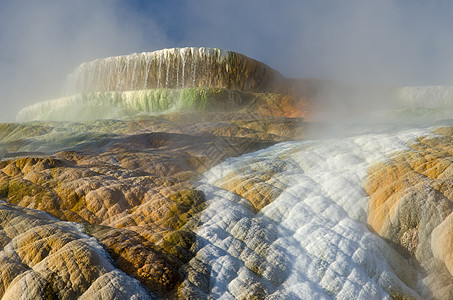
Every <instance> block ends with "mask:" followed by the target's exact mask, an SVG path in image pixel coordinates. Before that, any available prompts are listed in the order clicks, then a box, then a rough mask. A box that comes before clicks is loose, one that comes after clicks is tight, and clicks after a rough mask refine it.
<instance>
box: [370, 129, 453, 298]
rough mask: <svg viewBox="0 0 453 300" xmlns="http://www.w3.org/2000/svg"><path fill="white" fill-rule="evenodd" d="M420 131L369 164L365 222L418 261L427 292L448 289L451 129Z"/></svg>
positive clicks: (447, 293) (445, 293)
mask: <svg viewBox="0 0 453 300" xmlns="http://www.w3.org/2000/svg"><path fill="white" fill-rule="evenodd" d="M434 132H435V133H436V134H437V136H433V137H421V138H419V139H418V140H417V141H414V142H413V143H410V144H409V147H410V149H409V150H408V151H404V152H402V153H400V154H398V155H396V156H395V157H394V158H392V159H391V160H389V161H387V162H385V163H382V164H378V165H376V166H374V167H372V168H371V169H370V170H369V177H368V181H367V187H366V189H367V192H368V193H369V194H370V196H371V202H370V213H369V217H368V220H369V223H370V225H371V227H372V228H373V229H374V230H375V231H376V232H377V233H378V234H379V235H381V236H383V237H385V238H386V239H388V240H389V241H390V242H391V243H392V244H393V245H394V246H395V248H396V249H398V250H400V252H401V253H403V254H404V255H406V257H408V258H409V259H410V260H411V261H412V263H413V264H414V265H416V266H419V267H420V269H421V270H423V272H424V273H425V274H429V276H428V278H427V279H426V283H427V285H428V286H430V285H431V288H430V290H431V293H432V294H427V295H425V296H427V297H435V298H440V299H447V298H450V297H451V296H452V295H453V286H452V282H453V277H452V276H451V274H453V273H452V272H451V270H452V264H451V254H450V253H452V252H451V242H450V236H452V231H451V230H452V226H451V212H452V209H453V202H452V200H453V198H452V196H453V194H452V183H453V181H452V179H453V177H452V175H453V173H452V170H453V167H452V162H453V161H452V159H451V149H452V146H453V138H452V129H451V128H439V129H436V130H435V131H434Z"/></svg>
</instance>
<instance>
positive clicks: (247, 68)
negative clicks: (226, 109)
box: [65, 47, 284, 95]
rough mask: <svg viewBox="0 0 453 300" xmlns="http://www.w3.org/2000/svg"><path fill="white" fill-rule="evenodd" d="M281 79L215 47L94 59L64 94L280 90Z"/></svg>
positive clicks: (259, 65) (73, 78)
mask: <svg viewBox="0 0 453 300" xmlns="http://www.w3.org/2000/svg"><path fill="white" fill-rule="evenodd" d="M283 82H284V78H283V76H282V75H281V74H280V73H278V72H277V71H275V70H273V69H272V68H270V67H269V66H266V65H265V64H263V63H261V62H258V61H256V60H253V59H251V58H248V57H246V56H245V55H242V54H239V53H236V52H232V51H224V50H220V49H213V48H203V47H202V48H194V47H190V48H173V49H164V50H159V51H155V52H144V53H134V54H131V55H125V56H116V57H109V58H104V59H97V60H94V61H91V62H87V63H83V64H81V65H80V66H79V67H78V68H76V70H75V71H74V72H73V73H72V74H71V75H70V76H69V78H68V80H67V82H66V87H65V94H66V95H72V94H76V93H80V92H94V91H96V92H103V91H128V90H145V89H153V88H172V89H176V88H193V87H212V86H214V87H220V88H227V89H233V90H240V91H250V92H276V91H280V90H282V89H283V88H282V83H283Z"/></svg>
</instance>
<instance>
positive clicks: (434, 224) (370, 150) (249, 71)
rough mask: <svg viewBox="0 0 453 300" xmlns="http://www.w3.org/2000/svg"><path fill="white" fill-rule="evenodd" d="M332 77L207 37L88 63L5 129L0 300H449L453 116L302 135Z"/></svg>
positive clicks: (0, 158) (1, 136) (403, 93)
mask: <svg viewBox="0 0 453 300" xmlns="http://www.w3.org/2000/svg"><path fill="white" fill-rule="evenodd" d="M325 84H326V83H325V82H321V81H316V80H295V79H286V78H284V77H283V76H282V75H281V74H279V73H278V72H277V71H275V70H272V69H271V68H270V67H268V66H266V65H264V64H262V63H260V62H257V61H255V60H253V59H250V58H247V57H246V56H244V55H241V54H238V53H234V52H228V51H222V50H218V49H207V48H183V49H167V50H162V51H157V52H153V53H142V54H132V55H128V56H121V57H113V58H107V59H100V60H96V61H93V62H89V63H85V64H82V65H81V66H80V67H78V68H77V69H76V71H75V72H74V74H73V75H72V78H70V79H69V80H68V87H67V91H68V93H69V94H68V95H67V96H66V97H63V98H60V99H56V100H50V101H47V102H42V103H38V104H36V105H34V106H31V107H28V108H25V109H24V110H22V111H21V112H20V114H19V116H18V117H19V119H22V120H33V121H32V122H26V123H14V124H0V198H1V199H2V200H0V215H1V216H2V218H0V260H1V263H0V272H1V274H2V277H1V281H0V282H1V284H0V297H3V298H18V297H19V296H22V297H25V298H62V299H74V298H78V297H80V298H82V299H84V298H85V299H93V298H94V299H125V298H131V299H173V298H179V299H216V298H228V299H282V298H284V299H330V298H338V299H367V298H369V299H427V298H438V299H447V298H450V297H451V296H452V295H453V292H452V291H453V289H452V284H451V283H452V282H453V280H452V279H453V277H452V275H451V274H452V272H453V271H452V270H453V256H452V253H453V252H452V249H451V239H452V238H451V236H452V235H451V230H452V229H453V218H452V217H451V211H452V207H453V206H452V204H451V199H452V198H451V196H452V195H453V194H452V193H451V191H450V190H451V189H450V185H451V184H450V183H451V174H450V173H451V170H450V169H451V151H450V150H449V149H450V148H451V146H452V145H451V142H452V141H453V134H452V132H453V129H451V128H450V127H442V128H439V126H437V127H436V128H437V129H434V128H429V129H423V128H422V129H414V128H412V129H410V130H406V131H401V130H396V129H393V131H392V132H391V133H390V132H389V130H388V128H387V127H385V128H384V127H382V128H379V130H376V129H375V128H373V130H374V132H376V131H379V132H381V133H380V134H377V133H369V132H370V127H366V128H364V129H363V130H362V129H361V128H357V130H358V132H360V130H362V131H365V132H368V133H367V134H356V135H355V136H352V137H348V138H338V137H335V138H332V139H321V140H314V141H299V140H300V139H301V138H303V137H304V136H306V134H307V131H311V130H315V131H316V132H319V128H316V125H318V124H307V122H306V121H307V117H310V116H311V114H312V110H313V109H314V108H319V107H321V106H322V105H318V104H319V103H316V101H319V99H317V98H316V97H317V96H320V95H323V93H322V92H325V91H320V87H322V86H324V85H325ZM420 90H422V91H424V92H426V91H429V90H430V89H429V88H415V89H414V88H412V89H407V90H405V89H400V90H399V93H400V96H399V97H400V98H398V99H400V100H401V101H400V103H403V105H402V109H401V110H400V111H397V112H395V111H393V112H390V113H389V112H386V116H395V115H401V113H403V114H412V108H411V105H412V104H415V106H416V107H417V109H418V108H420V107H422V108H423V109H424V108H426V107H425V106H427V105H428V106H429V104H430V103H432V102H431V101H425V100H420V99H421V98H423V97H421V96H420V95H421V94H423V93H420V92H419V91H420ZM434 90H435V91H437V90H438V89H434ZM442 90H444V91H448V90H449V89H448V88H445V89H442ZM417 91H418V92H417ZM412 92H414V93H416V95H418V96H414V95H413V94H411V93H412ZM426 93H427V94H429V95H431V97H434V98H436V97H437V96H438V94H439V93H437V94H436V93H428V92H426ZM426 93H425V94H426ZM444 94H448V93H443V94H442V95H444ZM436 95H437V96H436ZM343 96H344V95H343ZM425 96H426V95H425ZM404 97H406V98H404ZM437 98H439V97H437ZM444 98H445V97H444ZM447 98H448V97H447ZM447 98H445V99H447ZM439 101H440V102H442V101H443V102H442V103H444V104H445V103H447V102H448V101H449V100H448V99H447V100H445V101H444V100H442V99H441V100H439ZM329 103H330V102H329V101H327V102H322V103H321V104H323V105H325V104H329ZM347 103H350V102H347ZM406 106H407V107H406ZM396 107H397V108H398V109H400V108H401V107H398V105H396ZM442 107H443V108H446V107H448V105H446V104H445V105H442ZM406 108H408V109H406ZM427 108H428V109H434V110H438V109H439V106H435V107H427ZM418 112H419V110H417V111H416V113H418ZM367 116H368V115H365V117H367ZM388 120H389V119H386V122H388ZM68 121H72V122H68ZM328 121H329V120H328ZM309 125H310V126H309ZM385 125H387V124H385ZM392 125H393V126H394V127H393V128H395V127H396V128H397V127H398V126H395V125H394V124H392ZM352 126H356V127H358V125H357V124H354V123H352ZM313 127H315V128H313ZM327 128H329V127H327ZM277 143H278V144H277ZM275 144H277V145H275Z"/></svg>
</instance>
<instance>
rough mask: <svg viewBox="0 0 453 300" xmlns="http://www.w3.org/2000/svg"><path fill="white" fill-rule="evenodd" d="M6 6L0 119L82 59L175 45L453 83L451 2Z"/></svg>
mask: <svg viewBox="0 0 453 300" xmlns="http://www.w3.org/2000/svg"><path fill="white" fill-rule="evenodd" d="M164 3H165V4H163V3H157V2H154V1H150V2H148V1H139V0H135V1H128V2H125V1H119V0H116V1H107V0H99V1H87V0H82V1H40V2H39V3H37V2H32V1H20V0H19V1H12V0H10V1H3V2H2V3H1V4H0V45H1V47H0V104H1V108H2V109H1V111H0V120H1V121H5V120H6V121H12V120H14V117H15V115H16V113H17V111H18V110H19V109H20V108H22V107H24V106H26V105H30V104H32V103H34V102H37V101H38V100H43V99H48V98H52V97H57V96H59V92H60V89H61V87H62V86H63V82H64V78H65V76H66V74H67V73H69V72H71V71H72V69H73V68H74V67H75V66H76V65H78V64H79V63H81V62H82V61H86V60H91V59H95V58H98V57H106V56H111V55H121V54H128V53H132V52H141V51H152V50H157V49H161V48H169V47H178V46H207V47H219V48H223V49H226V50H234V51H238V52H241V53H244V54H246V55H248V56H250V57H252V58H255V59H258V60H260V61H263V62H265V63H267V64H268V65H270V66H271V67H273V68H275V69H277V70H279V71H280V72H282V73H283V74H284V75H286V76H289V77H317V78H326V79H333V80H336V81H340V82H346V83H354V84H357V83H358V84H365V85H393V86H395V85H430V84H451V83H452V82H453V57H452V55H453V51H452V50H453V34H451V30H450V29H451V28H452V25H453V18H452V17H451V11H453V3H452V2H451V1H436V2H426V1H418V0H417V1H403V0H371V1H360V0H347V1H334V0H306V1H296V0H288V1H284V2H281V1H280V2H278V1H272V0H249V1H246V2H244V1H239V0H231V1H210V0H198V1H196V2H195V1H189V0H184V1H174V0H170V1H165V2H164Z"/></svg>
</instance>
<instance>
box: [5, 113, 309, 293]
mask: <svg viewBox="0 0 453 300" xmlns="http://www.w3.org/2000/svg"><path fill="white" fill-rule="evenodd" d="M301 124H302V123H301V120H299V119H288V118H282V117H268V118H266V119H263V120H259V119H256V118H250V116H249V115H247V114H242V115H241V114H240V113H236V114H225V113H214V112H213V113H174V114H167V115H165V116H160V117H149V118H145V119H141V120H130V121H121V120H116V121H115V120H106V121H93V122H85V123H65V122H63V123H62V122H34V123H23V124H2V125H0V127H1V142H2V147H3V149H4V152H3V154H2V156H3V160H2V161H0V197H2V198H3V199H5V200H6V201H8V202H9V203H10V204H8V205H7V206H5V207H8V209H10V210H13V211H21V214H22V215H24V218H25V219H26V221H24V222H25V223H27V222H31V223H30V225H29V227H30V230H31V231H30V233H28V232H26V229H23V228H22V227H23V226H24V225H22V224H23V223H24V222H22V221H20V219H19V218H6V219H4V222H5V227H9V228H11V230H14V231H18V230H19V231H20V230H23V231H24V233H23V235H24V239H25V237H27V236H28V235H27V234H30V235H37V236H38V238H39V239H41V238H43V239H46V241H47V239H48V238H47V235H50V236H51V237H50V238H51V239H53V240H51V241H49V243H51V244H52V245H53V244H58V245H61V247H64V246H65V245H66V244H67V243H72V242H71V241H68V240H67V238H65V235H66V234H70V233H66V231H68V228H71V230H73V231H74V230H76V232H77V234H79V235H80V236H83V237H84V238H86V239H89V240H90V241H92V243H94V244H95V245H96V247H97V248H96V249H94V250H93V249H88V250H86V249H85V248H80V251H82V252H83V251H85V252H89V251H91V252H94V254H93V255H95V254H96V255H98V256H102V255H103V256H102V257H105V260H106V261H108V262H109V264H110V267H109V268H107V269H106V270H104V269H102V270H101V271H102V272H101V271H99V272H97V273H93V274H91V273H90V274H89V275H83V276H85V277H84V278H85V279H84V280H85V281H83V282H84V283H83V284H82V283H81V282H79V281H78V279H77V278H78V277H80V276H82V275H78V274H79V273H81V272H88V271H90V270H87V271H84V270H82V271H77V272H79V273H76V274H75V275H73V274H72V272H76V271H75V270H73V267H72V266H70V265H67V264H65V263H64V261H63V258H61V257H60V256H58V258H55V259H56V260H50V259H48V257H50V254H51V253H52V250H51V247H52V246H45V245H44V246H42V247H44V248H46V247H47V248H49V249H50V250H40V248H41V246H40V245H41V244H43V243H44V242H39V243H40V244H36V247H28V248H27V247H26V246H25V245H27V244H28V241H24V243H25V244H24V246H20V247H22V248H23V247H25V248H23V249H22V248H21V249H19V250H17V251H23V252H24V254H23V255H27V256H29V257H30V258H29V260H32V259H35V260H38V258H35V256H36V255H37V254H36V253H40V254H39V255H40V256H41V258H40V259H41V260H44V261H46V262H47V261H49V263H46V264H42V265H43V267H42V268H43V270H42V272H41V273H43V272H44V273H45V274H44V273H43V274H44V275H42V278H41V277H40V278H41V279H39V284H38V283H36V285H39V286H37V287H36V288H33V290H29V291H27V292H29V293H30V295H35V296H39V295H47V294H46V293H51V292H52V293H53V292H55V293H57V294H55V295H56V297H58V298H64V299H71V298H75V297H78V296H85V295H86V297H88V298H90V297H91V296H90V295H96V296H97V297H99V298H102V299H111V298H116V299H124V298H128V297H130V296H131V295H133V294H134V293H136V294H137V295H141V296H143V295H145V296H144V297H155V296H156V295H157V296H159V297H175V296H177V295H178V293H181V288H180V286H181V284H182V282H183V280H184V278H185V276H186V275H185V274H186V271H185V265H186V263H187V262H188V261H189V260H190V259H191V257H192V256H193V255H194V253H195V252H194V250H195V246H196V234H195V233H194V231H193V230H194V229H195V228H196V227H197V224H198V215H199V213H200V212H201V211H202V210H204V208H205V206H206V205H205V200H206V198H205V194H204V193H203V192H202V191H200V190H199V189H198V188H197V187H196V186H195V183H196V180H197V178H199V177H200V175H201V174H202V173H203V172H204V171H206V170H207V169H209V168H211V167H212V166H214V165H216V164H218V163H219V162H221V161H223V160H225V159H226V158H228V157H231V156H238V155H241V154H242V153H245V152H251V151H255V150H257V149H261V148H265V147H268V146H270V145H272V144H274V143H275V142H278V141H284V140H288V139H294V138H296V137H297V135H301V134H302V132H303V131H302V130H301V129H302V128H303V127H302V126H301ZM295 129H297V130H295ZM5 205H6V204H5ZM20 207H27V208H29V209H28V210H24V209H22V208H20ZM32 209H35V210H32ZM37 210H39V211H44V212H46V213H48V214H44V213H40V212H38V211H37ZM35 214H36V215H38V216H45V218H46V220H47V219H49V220H53V221H52V222H53V223H55V224H57V225H55V226H54V227H55V228H56V229H55V228H54V227H52V228H51V229H48V230H47V231H43V232H41V227H40V226H41V225H39V226H38V225H36V224H38V223H36V222H37V221H36V219H37V218H36V217H33V218H32V216H34V215H35ZM30 215H31V216H30ZM30 218H32V219H33V221H29V219H30ZM16 221H17V222H18V223H16ZM63 221H64V222H63ZM33 222H35V223H33ZM49 222H50V221H49ZM73 222H76V223H73ZM53 223H52V224H53ZM39 224H41V223H39ZM61 224H63V225H61ZM76 224H78V225H76ZM35 225H36V226H35ZM45 225H46V226H47V223H45ZM16 226H19V228H17V229H16ZM27 226H28V225H27ZM49 226H50V225H49ZM52 226H53V225H52ZM60 227H61V228H60ZM32 229H33V230H32ZM27 230H28V229H27ZM43 230H44V229H43ZM17 234H22V231H20V232H19V233H17ZM21 236H22V235H21ZM1 237H2V239H1V240H2V244H4V245H7V244H8V243H9V242H10V240H13V239H14V238H15V236H13V235H12V236H10V235H1ZM60 237H61V240H60ZM73 239H80V237H74V238H73ZM79 244H80V243H78V244H75V245H77V247H79V246H80V245H79ZM17 247H19V246H17ZM68 247H69V246H68ZM74 247H76V246H74ZM80 247H81V246H80ZM84 247H85V246H84ZM47 248H46V249H47ZM58 249H59V248H58ZM58 249H57V250H55V251H59V250H58ZM95 250H96V251H101V250H102V251H103V252H102V253H103V254H99V253H97V252H95ZM30 251H31V252H30ZM71 251H75V250H71ZM77 251H79V250H77ZM85 252H83V253H85ZM91 252H90V253H91ZM49 253H50V254H49ZM79 257H80V258H79ZM96 257H97V256H96ZM82 258H83V260H81V259H82ZM85 259H86V260H87V262H85ZM96 259H97V260H99V258H93V259H91V258H90V257H89V256H88V257H87V258H85V257H84V255H81V256H74V257H73V258H72V264H74V265H75V266H77V264H78V263H80V264H81V266H80V267H79V268H88V265H91V264H92V265H93V268H94V267H95V266H96V264H97V263H98V262H97V260H96ZM58 260H62V262H58ZM79 260H81V261H80V262H79ZM93 260H96V262H93ZM17 264H20V265H21V266H22V264H24V262H23V260H20V261H19V262H17ZM62 264H63V265H62ZM103 264H104V263H103ZM2 266H4V267H5V268H6V269H4V270H3V269H2V272H9V273H11V271H8V270H10V269H13V270H14V272H13V273H11V274H10V275H8V276H9V277H8V276H7V275H5V279H4V280H5V282H4V284H3V285H4V287H3V291H2V295H5V296H7V295H14V293H17V292H18V290H17V289H18V288H20V285H18V284H17V285H16V284H15V282H16V281H18V280H19V278H22V276H25V275H24V274H23V273H24V272H27V270H29V269H30V268H31V269H33V267H32V266H31V265H30V264H29V263H28V262H27V264H26V265H25V267H20V268H16V267H14V268H13V267H11V265H10V264H4V265H2ZM54 268H58V270H59V271H58V272H60V273H58V274H56V273H55V272H54V271H53V270H54ZM66 268H68V269H66ZM48 269H49V270H48ZM93 272H94V271H93ZM9 273H4V274H9ZM41 273H40V274H41ZM27 274H28V273H27ZM33 274H35V273H31V274H30V275H29V276H31V277H30V278H34V277H36V275H33ZM52 274H54V275H52ZM57 275H58V281H57V280H56V279H54V277H55V276H57ZM24 278H29V277H24ZM124 278H127V279H124ZM23 280H30V279H23ZM36 280H38V279H36ZM54 280H55V282H54ZM128 281H131V282H133V284H131V285H130V286H131V290H128V288H120V287H118V284H126V285H128V283H127V282H128ZM24 284H25V283H24ZM30 284H31V283H30ZM59 285H64V286H67V289H66V290H64V289H62V290H59V288H58V287H59ZM134 286H141V287H140V288H137V289H134V288H133V287H134ZM116 289H119V290H118V291H117V290H116ZM139 291H141V292H139ZM140 293H144V294H143V295H142V294H140ZM52 295H53V294H52ZM141 296H140V297H141ZM93 297H94V296H93Z"/></svg>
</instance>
